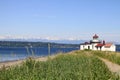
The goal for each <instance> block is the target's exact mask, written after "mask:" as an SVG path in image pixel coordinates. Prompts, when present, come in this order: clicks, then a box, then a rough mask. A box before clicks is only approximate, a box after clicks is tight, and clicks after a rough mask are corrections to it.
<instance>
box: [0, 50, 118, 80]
mask: <svg viewBox="0 0 120 80" xmlns="http://www.w3.org/2000/svg"><path fill="white" fill-rule="evenodd" d="M91 53H93V52H92V51H75V52H72V54H60V55H58V56H57V57H55V58H54V59H50V58H49V59H48V60H47V61H44V62H38V61H34V60H32V59H28V60H26V62H24V63H23V64H22V65H21V66H15V67H10V68H9V69H5V68H4V67H3V69H2V70H0V80H119V77H118V76H116V75H114V74H113V73H112V72H110V71H109V69H108V68H107V66H106V65H105V64H104V62H102V61H101V60H100V59H99V58H98V57H97V56H95V55H93V54H91ZM94 54H95V53H94ZM96 55H97V54H96Z"/></svg>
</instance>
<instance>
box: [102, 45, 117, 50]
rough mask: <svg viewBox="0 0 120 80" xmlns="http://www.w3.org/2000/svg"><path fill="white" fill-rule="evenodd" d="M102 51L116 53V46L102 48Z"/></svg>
mask: <svg viewBox="0 0 120 80" xmlns="http://www.w3.org/2000/svg"><path fill="white" fill-rule="evenodd" d="M102 51H116V46H115V45H112V46H111V47H108V48H106V47H104V46H103V47H102Z"/></svg>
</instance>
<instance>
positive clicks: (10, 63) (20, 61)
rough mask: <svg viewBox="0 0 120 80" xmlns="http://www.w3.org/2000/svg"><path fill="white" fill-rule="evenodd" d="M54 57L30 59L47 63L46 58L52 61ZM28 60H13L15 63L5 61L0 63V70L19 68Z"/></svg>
mask: <svg viewBox="0 0 120 80" xmlns="http://www.w3.org/2000/svg"><path fill="white" fill-rule="evenodd" d="M54 57H55V55H52V56H49V57H48V56H46V57H38V58H32V59H33V60H35V61H47V60H48V58H51V59H53V58H54ZM27 59H28V58H26V59H24V60H15V61H6V62H0V69H1V68H3V67H4V68H9V67H11V66H16V65H17V66H19V65H20V64H22V63H23V62H25V61H26V60H27Z"/></svg>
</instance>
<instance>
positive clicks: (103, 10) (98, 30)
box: [0, 0, 120, 42]
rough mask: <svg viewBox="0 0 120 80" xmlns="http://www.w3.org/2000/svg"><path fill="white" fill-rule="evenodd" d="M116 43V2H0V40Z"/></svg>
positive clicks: (119, 8)
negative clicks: (96, 38)
mask: <svg viewBox="0 0 120 80" xmlns="http://www.w3.org/2000/svg"><path fill="white" fill-rule="evenodd" d="M94 34H98V35H99V36H100V38H101V39H104V40H108V41H113V42H120V0H0V38H45V39H53V40H54V39H55V40H59V39H70V40H89V39H91V37H92V36H93V35H94Z"/></svg>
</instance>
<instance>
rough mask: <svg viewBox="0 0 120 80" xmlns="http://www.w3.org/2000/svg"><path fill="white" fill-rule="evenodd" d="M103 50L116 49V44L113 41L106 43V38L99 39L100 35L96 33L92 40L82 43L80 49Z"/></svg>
mask: <svg viewBox="0 0 120 80" xmlns="http://www.w3.org/2000/svg"><path fill="white" fill-rule="evenodd" d="M84 49H89V50H101V51H116V46H115V44H113V43H106V42H105V41H104V40H103V41H101V40H99V36H98V35H97V34H95V35H94V36H93V39H92V40H90V42H85V43H83V44H80V50H84Z"/></svg>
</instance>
